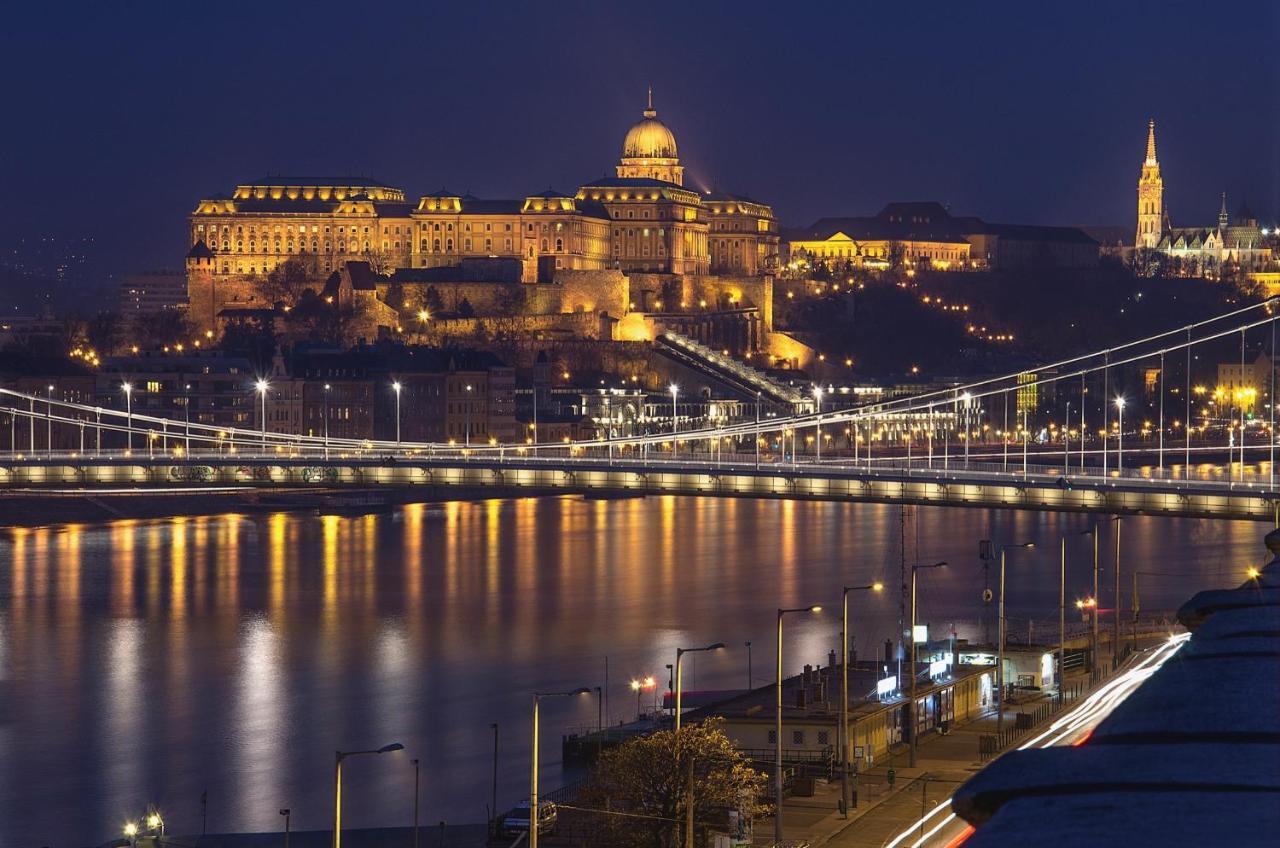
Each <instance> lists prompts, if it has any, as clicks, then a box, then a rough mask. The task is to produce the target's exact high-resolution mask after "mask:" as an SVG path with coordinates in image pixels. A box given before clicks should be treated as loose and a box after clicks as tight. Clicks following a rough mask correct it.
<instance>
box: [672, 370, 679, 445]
mask: <svg viewBox="0 0 1280 848" xmlns="http://www.w3.org/2000/svg"><path fill="white" fill-rule="evenodd" d="M679 393H680V387H679V386H677V385H676V384H675V383H672V384H671V456H672V458H674V457H675V455H676V448H677V447H678V444H677V442H676V432H677V431H678V430H679V422H680V418H679V414H678V413H677V412H676V395H677V394H679Z"/></svg>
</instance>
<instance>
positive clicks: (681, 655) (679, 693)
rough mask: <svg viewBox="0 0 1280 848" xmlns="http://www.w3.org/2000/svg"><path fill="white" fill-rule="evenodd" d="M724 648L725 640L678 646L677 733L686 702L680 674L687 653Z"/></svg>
mask: <svg viewBox="0 0 1280 848" xmlns="http://www.w3.org/2000/svg"><path fill="white" fill-rule="evenodd" d="M723 649H724V642H715V643H713V644H710V645H707V646H706V647H705V648H676V716H675V729H676V733H679V732H680V713H681V708H682V707H683V703H684V682H683V679H682V677H681V675H680V668H681V665H682V662H683V660H684V655H685V654H697V653H702V652H707V651H719V650H723Z"/></svg>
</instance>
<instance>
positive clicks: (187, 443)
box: [182, 383, 191, 456]
mask: <svg viewBox="0 0 1280 848" xmlns="http://www.w3.org/2000/svg"><path fill="white" fill-rule="evenodd" d="M182 438H183V443H184V447H183V451H184V452H185V453H186V455H187V456H191V384H190V383H187V384H185V385H184V386H183V387H182Z"/></svg>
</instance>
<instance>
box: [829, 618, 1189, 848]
mask: <svg viewBox="0 0 1280 848" xmlns="http://www.w3.org/2000/svg"><path fill="white" fill-rule="evenodd" d="M1189 638H1191V636H1190V634H1187V633H1183V634H1178V635H1176V636H1171V637H1170V638H1169V639H1168V641H1166V642H1163V643H1161V644H1159V645H1156V646H1153V647H1151V648H1147V649H1145V650H1143V651H1140V652H1139V653H1138V654H1136V655H1135V658H1134V659H1133V660H1131V661H1130V664H1129V667H1128V668H1127V669H1126V670H1124V671H1122V672H1121V673H1119V674H1117V675H1116V676H1115V677H1113V678H1112V679H1111V680H1109V681H1107V682H1106V683H1104V684H1103V685H1102V686H1100V687H1099V688H1098V689H1097V690H1096V691H1094V692H1092V693H1090V694H1089V695H1088V697H1086V698H1085V699H1084V700H1082V701H1081V702H1080V703H1079V704H1078V705H1077V706H1075V707H1073V708H1071V709H1070V710H1068V711H1067V712H1065V713H1063V714H1062V715H1061V716H1059V717H1058V718H1057V719H1055V720H1054V721H1053V722H1051V723H1050V724H1049V726H1048V727H1046V728H1044V729H1043V730H1040V731H1038V732H1036V733H1035V734H1034V735H1032V736H1031V738H1029V739H1027V740H1026V741H1025V742H1023V743H1021V744H1020V745H1018V750H1022V749H1025V748H1049V747H1053V746H1055V745H1057V746H1061V745H1081V744H1084V743H1085V742H1086V741H1087V740H1088V738H1089V734H1090V733H1092V732H1093V728H1094V727H1096V726H1097V725H1098V723H1099V722H1101V721H1102V720H1103V719H1104V718H1106V717H1107V716H1108V715H1110V714H1111V711H1112V710H1113V709H1115V708H1116V707H1117V706H1118V705H1119V704H1120V703H1121V702H1123V701H1124V699H1125V698H1127V697H1129V695H1130V694H1132V693H1133V692H1134V691H1135V690H1136V689H1137V688H1138V687H1139V686H1141V685H1142V684H1143V682H1144V681H1146V679H1147V678H1148V677H1150V676H1151V675H1152V674H1154V673H1155V672H1156V671H1157V670H1158V669H1159V668H1160V666H1161V665H1163V664H1164V663H1165V662H1166V661H1167V660H1168V659H1169V658H1170V657H1172V656H1173V655H1174V654H1175V653H1177V651H1178V650H1179V649H1180V648H1181V647H1182V646H1183V645H1184V644H1185V643H1186V641H1187V640H1188V639H1189ZM966 771H968V772H969V773H972V769H968V770H965V769H955V770H939V771H930V772H929V773H927V775H926V776H925V778H921V779H919V780H916V781H915V782H914V783H913V784H912V785H911V786H908V787H907V788H906V789H904V790H903V791H901V792H899V793H897V795H895V796H894V797H893V798H890V799H887V800H886V801H885V802H883V803H882V804H880V805H879V806H878V807H876V808H875V809H874V810H872V811H871V812H869V813H868V814H867V815H866V816H864V817H863V818H861V819H859V820H858V821H857V823H856V824H854V825H853V826H852V827H849V828H848V829H847V830H845V831H844V832H842V833H840V834H839V835H837V836H836V837H835V838H833V839H832V840H830V841H829V842H827V843H826V844H827V845H830V846H841V848H853V846H877V845H879V846H883V848H954V846H958V845H960V844H962V843H963V842H964V841H965V840H966V839H967V838H968V836H969V834H970V833H972V832H973V829H972V827H970V826H969V825H968V824H967V823H966V822H965V821H964V820H963V819H961V818H959V817H958V816H956V815H955V813H953V812H952V811H951V795H952V794H953V793H954V792H955V790H956V789H957V788H958V787H959V786H960V784H962V783H963V782H964V780H966V779H967V777H968V774H966Z"/></svg>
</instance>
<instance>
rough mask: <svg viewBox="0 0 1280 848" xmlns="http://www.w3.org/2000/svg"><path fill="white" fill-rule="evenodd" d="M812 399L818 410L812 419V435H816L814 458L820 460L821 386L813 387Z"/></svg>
mask: <svg viewBox="0 0 1280 848" xmlns="http://www.w3.org/2000/svg"><path fill="white" fill-rule="evenodd" d="M813 400H814V404H815V405H816V406H817V412H818V417H817V418H815V419H814V423H813V426H814V435H816V436H817V437H818V438H817V441H816V442H815V444H816V445H817V448H816V450H817V454H816V458H817V461H818V462H822V387H821V386H814V387H813Z"/></svg>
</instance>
